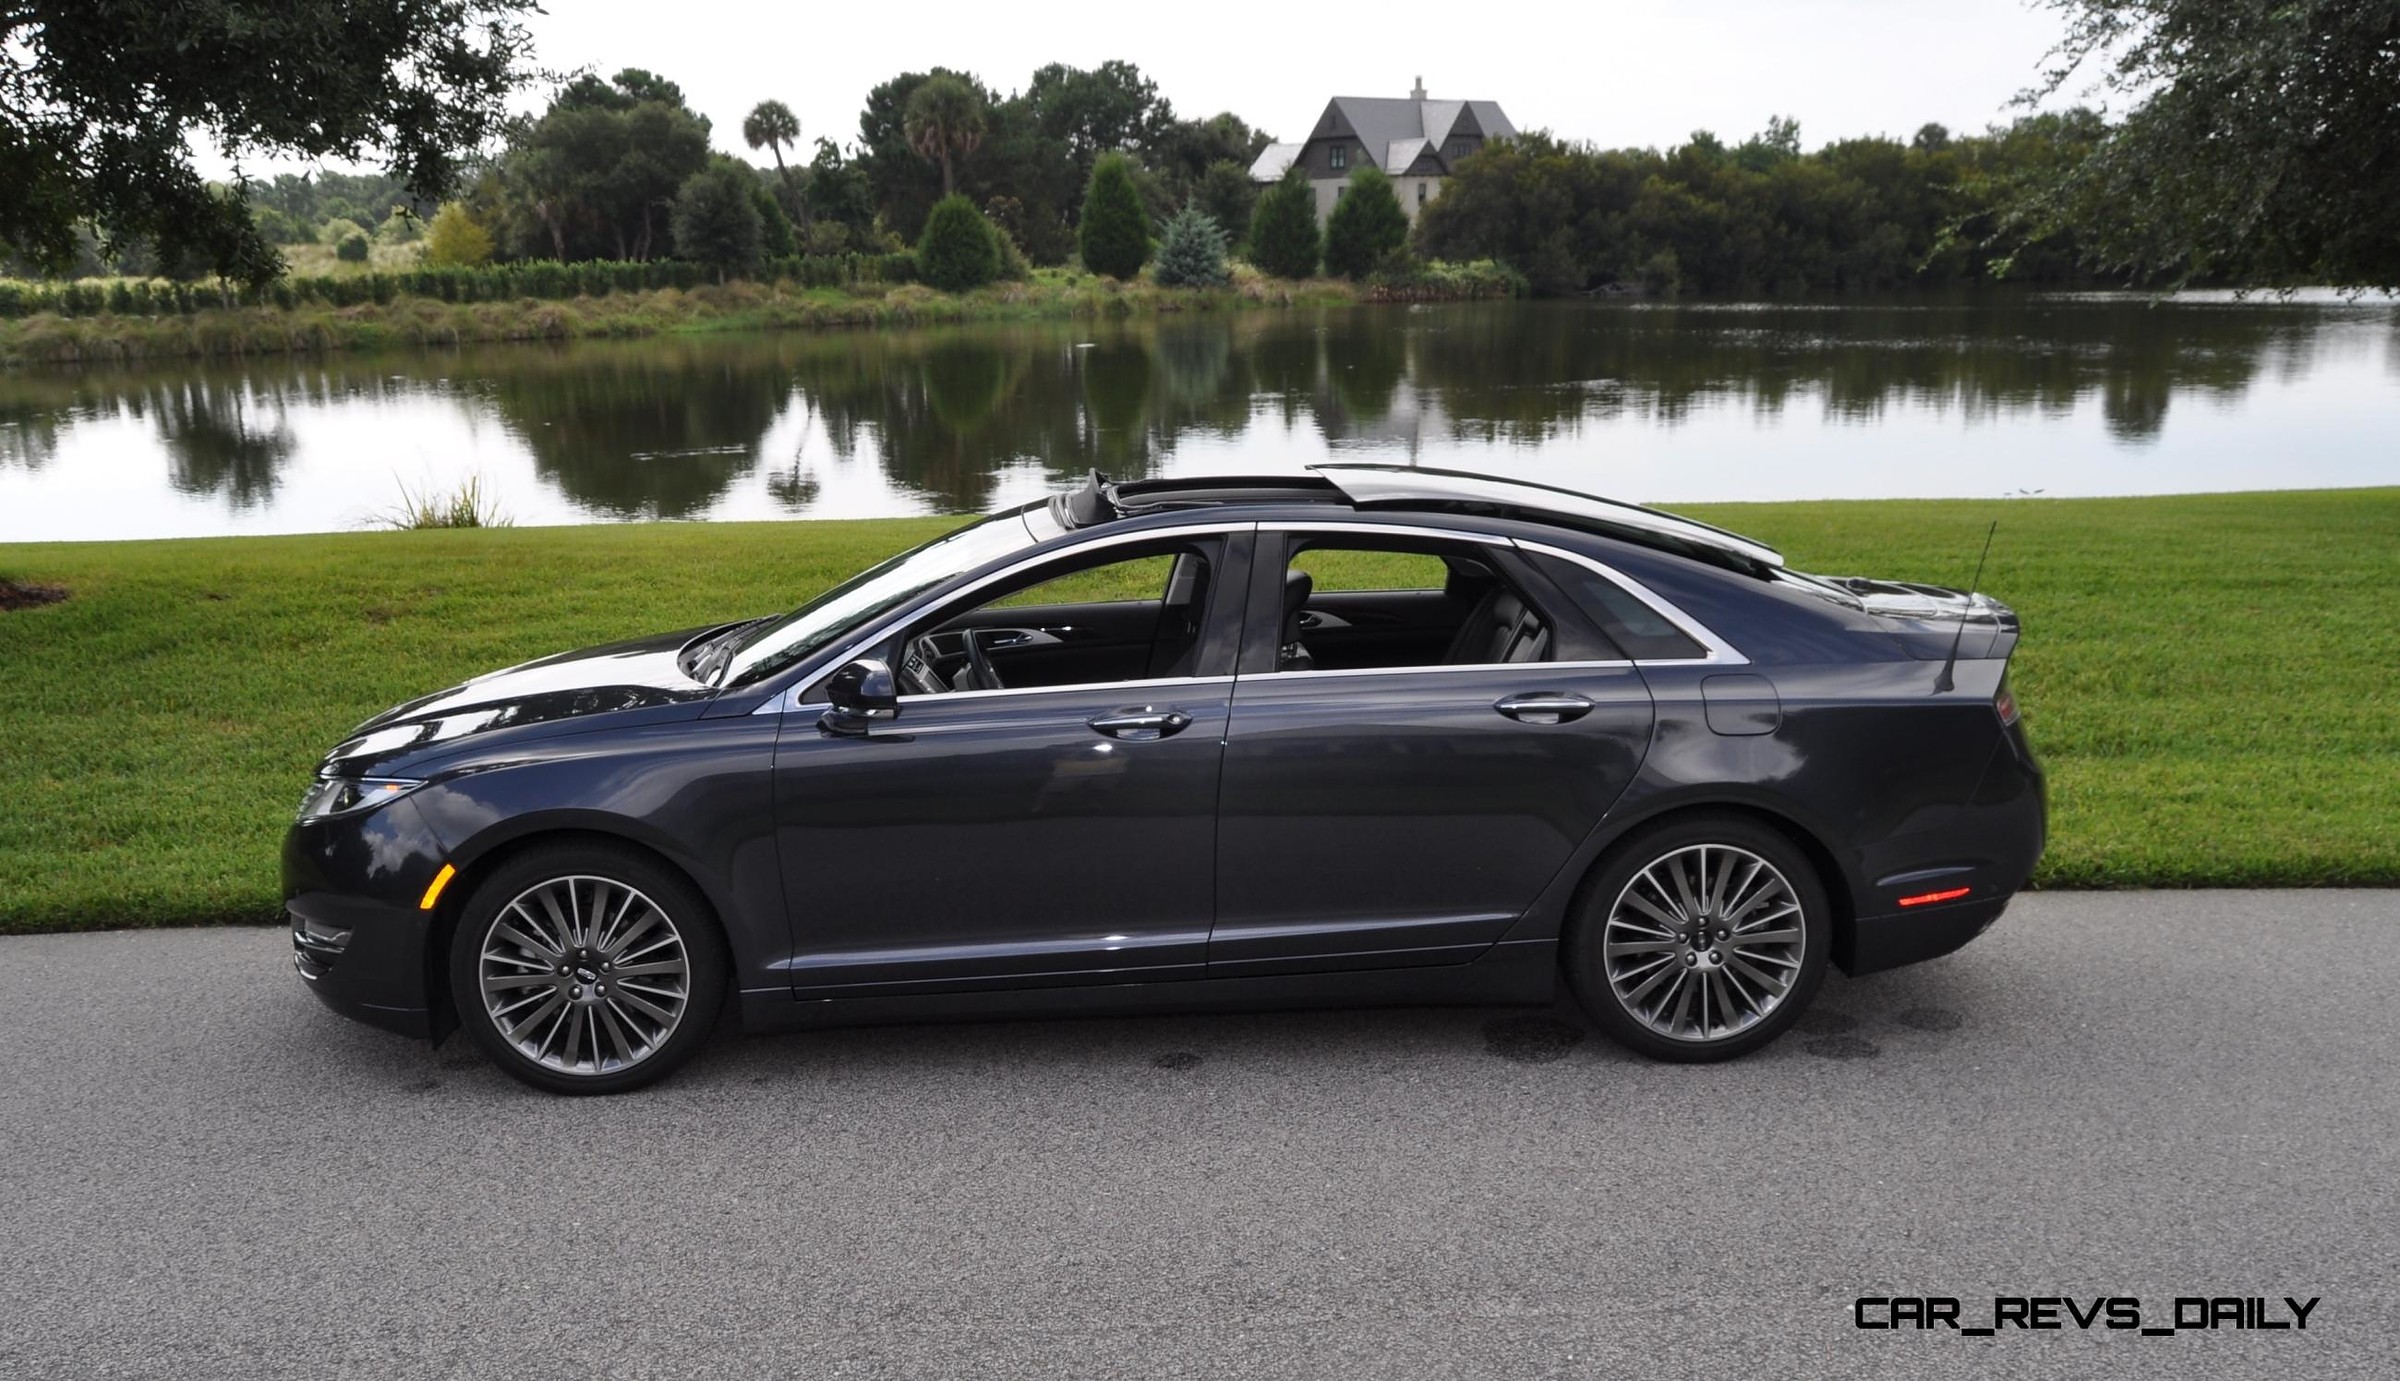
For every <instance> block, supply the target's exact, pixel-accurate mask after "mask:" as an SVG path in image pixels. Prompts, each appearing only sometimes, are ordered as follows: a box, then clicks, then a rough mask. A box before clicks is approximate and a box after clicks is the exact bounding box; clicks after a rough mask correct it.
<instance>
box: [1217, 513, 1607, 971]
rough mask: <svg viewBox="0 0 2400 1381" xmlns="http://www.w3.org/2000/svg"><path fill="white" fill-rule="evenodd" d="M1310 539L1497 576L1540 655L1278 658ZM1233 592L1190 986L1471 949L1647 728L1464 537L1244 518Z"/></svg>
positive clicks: (1561, 845)
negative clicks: (1233, 650)
mask: <svg viewBox="0 0 2400 1381" xmlns="http://www.w3.org/2000/svg"><path fill="white" fill-rule="evenodd" d="M1379 534H1380V536H1379ZM1326 540H1334V541H1342V542H1352V543H1356V542H1362V541H1366V542H1372V541H1376V540H1390V541H1392V542H1394V543H1401V544H1406V545H1405V546H1403V547H1401V548H1400V549H1403V550H1410V551H1415V552H1432V553H1434V554H1444V553H1446V552H1454V553H1455V554H1456V555H1457V556H1459V557H1460V559H1462V560H1465V561H1467V562H1468V563H1470V564H1481V565H1483V566H1484V567H1485V568H1486V569H1487V570H1490V571H1492V572H1496V573H1498V574H1499V575H1500V576H1501V577H1502V578H1503V580H1504V582H1505V583H1506V585H1507V587H1508V588H1509V589H1510V590H1512V591H1514V592H1515V593H1516V594H1517V595H1518V596H1519V597H1521V598H1522V599H1523V600H1524V601H1526V602H1527V603H1529V604H1531V605H1532V606H1533V607H1534V608H1535V609H1536V610H1537V611H1538V612H1539V613H1540V615H1541V617H1542V618H1543V619H1545V620H1547V621H1548V623H1549V624H1550V632H1551V638H1550V642H1549V645H1548V647H1547V649H1546V650H1545V652H1544V654H1543V656H1544V660H1519V661H1503V662H1498V663H1486V662H1480V661H1472V660H1469V661H1457V660H1451V659H1450V657H1451V656H1454V655H1456V654H1455V650H1454V649H1451V648H1450V647H1449V646H1448V643H1449V640H1444V644H1445V654H1446V655H1445V659H1444V660H1442V661H1438V662H1431V663H1429V664H1409V665H1385V666H1379V667H1347V668H1332V669H1320V668H1311V669H1306V670H1285V669H1279V661H1281V660H1289V653H1288V650H1286V651H1285V652H1284V653H1283V654H1282V656H1281V657H1280V658H1279V650H1278V646H1277V644H1278V643H1279V641H1280V640H1281V639H1282V638H1283V636H1284V633H1285V632H1286V627H1285V620H1284V618H1283V610H1282V608H1281V606H1280V602H1279V592H1280V591H1282V590H1283V589H1284V588H1285V573H1286V570H1287V564H1288V561H1289V558H1290V556H1291V555H1292V554H1293V553H1296V552H1297V551H1299V550H1301V549H1304V548H1306V547H1308V546H1310V545H1311V544H1315V543H1321V542H1323V541H1326ZM1445 544H1450V545H1445ZM1251 591H1252V596H1251V608H1250V613H1249V617H1248V621H1247V625H1246V627H1245V631H1244V638H1243V654H1242V661H1241V670H1240V674H1239V676H1238V678H1237V680H1236V681H1235V684H1234V687H1233V696H1232V707H1231V714H1230V722H1229V724H1228V727H1227V737H1226V750H1225V759H1224V767H1223V773H1222V786H1221V788H1220V793H1219V801H1220V804H1219V821H1218V830H1217V862H1216V876H1217V889H1216V890H1217V919H1216V924H1215V927H1214V929H1213V931H1212V933H1211V936H1210V941H1209V949H1208V971H1209V974H1210V976H1211V977H1218V976H1233V975H1241V974H1261V973H1277V972H1305V971H1315V970H1328V969H1342V968H1366V967H1386V966H1395V965H1411V964H1444V963H1459V962H1464V961H1467V960H1470V959H1472V958H1474V957H1475V956H1476V955H1478V954H1479V953H1481V952H1482V951H1483V950H1484V949H1485V948H1486V947H1488V946H1489V945H1490V944H1491V943H1492V942H1493V941H1494V940H1496V939H1498V938H1499V936H1500V934H1501V933H1502V932H1503V931H1505V930H1506V929H1507V928H1508V926H1509V925H1510V924H1511V923H1512V922H1513V921H1515V920H1516V919H1517V918H1518V917H1519V916H1521V915H1522V914H1523V913H1524V912H1525V911H1526V909H1527V908H1528V907H1530V906H1531V905H1532V903H1533V901H1534V899H1535V898H1536V897H1537V896H1538V895H1540V893H1541V892H1542V890H1543V888H1544V887H1545V886H1546V885H1547V884H1548V883H1549V882H1550V881H1551V880H1552V878H1554V877H1555V876H1556V875H1557V873H1558V871H1559V870H1560V868H1561V867H1562V866H1563V865H1564V864H1565V863H1566V861H1567V859H1568V857H1569V856H1570V855H1571V854H1572V853H1573V852H1574V850H1575V849H1576V847H1577V846H1578V845H1579V844H1581V843H1582V842H1583V841H1584V840H1585V839H1586V838H1587V837H1588V836H1589V835H1590V833H1591V831H1592V829H1593V828H1594V827H1595V826H1596V825H1597V824H1598V823H1599V821H1600V818H1601V816H1602V815H1603V814H1605V813H1606V812H1607V810H1608V809H1609V807H1610V806H1611V805H1612V804H1613V803H1614V802H1615V801H1616V799H1617V797H1618V796H1620V795H1621V794H1623V792H1624V790H1625V788H1626V787H1627V786H1628V785H1629V784H1630V783H1631V782H1632V780H1633V776H1634V773H1635V772H1636V771H1637V770H1638V769H1639V767H1640V765H1641V762H1642V758H1643V756H1644V754H1645V753H1646V752H1647V751H1648V746H1649V740H1650V731H1651V723H1652V716H1651V703H1650V694H1649V691H1648V689H1647V688H1646V687H1645V686H1644V684H1643V681H1642V678H1641V675H1640V673H1639V672H1638V671H1636V670H1635V668H1634V667H1633V665H1632V663H1631V662H1629V661H1626V660H1624V659H1622V658H1621V657H1618V656H1617V655H1615V649H1614V648H1613V647H1612V646H1610V645H1608V644H1607V642H1606V639H1605V636H1604V635H1602V634H1601V633H1600V632H1599V631H1598V630H1597V629H1596V628H1594V627H1592V626H1591V625H1590V623H1589V622H1588V620H1585V619H1584V618H1583V616H1582V615H1581V614H1580V613H1578V612H1577V611H1575V610H1574V609H1573V608H1572V607H1571V606H1568V605H1567V602H1566V601H1565V600H1564V599H1563V598H1562V597H1561V596H1560V595H1559V594H1558V592H1557V591H1556V589H1555V587H1552V586H1550V585H1549V584H1548V583H1547V581H1546V580H1544V579H1543V577H1541V576H1540V575H1539V574H1538V573H1537V572H1534V571H1532V569H1531V568H1530V567H1529V566H1527V565H1526V564H1525V563H1524V561H1523V559H1522V557H1521V556H1519V555H1518V554H1517V553H1516V552H1515V551H1514V549H1513V548H1512V547H1511V546H1510V545H1509V544H1508V543H1506V542H1505V541H1503V540H1500V539H1496V538H1490V537H1486V536H1482V535H1478V534H1473V533H1432V534H1430V535H1429V534H1428V533H1427V531H1426V530H1424V529H1418V528H1412V529H1399V528H1375V527H1365V526H1360V525H1342V526H1341V527H1339V528H1323V529H1311V528H1308V527H1302V526H1295V527H1292V528H1288V529H1279V530H1269V529H1263V528H1262V530H1261V531H1260V533H1259V538H1258V552H1257V555H1256V556H1255V558H1254V564H1253V574H1252V577H1251ZM1401 598H1403V599H1406V598H1408V596H1406V595H1403V596H1401ZM1334 600H1335V601H1337V602H1335V603H1333V605H1332V607H1336V608H1340V607H1344V606H1362V605H1363V606H1372V605H1373V603H1374V601H1373V600H1372V599H1370V598H1365V597H1360V598H1349V599H1344V598H1342V594H1341V592H1338V591H1337V592H1335V595H1334ZM1420 602H1421V601H1420ZM1310 607H1312V608H1313V607H1314V601H1313V600H1312V603H1311V606H1310ZM1305 613H1306V610H1305V609H1304V610H1303V614H1305ZM1300 635H1301V638H1302V640H1303V641H1305V639H1306V637H1307V636H1308V634H1307V623H1306V620H1305V618H1303V619H1302V620H1301V622H1300ZM1467 655H1468V656H1470V657H1471V656H1473V655H1475V654H1473V653H1472V652H1470V653H1468V654H1467ZM1519 655H1523V654H1522V653H1520V654H1519Z"/></svg>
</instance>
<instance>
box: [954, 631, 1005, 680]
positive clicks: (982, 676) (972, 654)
mask: <svg viewBox="0 0 2400 1381" xmlns="http://www.w3.org/2000/svg"><path fill="white" fill-rule="evenodd" d="M983 632H984V630H982V629H980V628H970V629H968V630H966V633H967V673H966V676H965V677H964V678H963V679H964V680H965V681H966V683H967V684H966V685H964V686H962V687H960V689H961V690H1006V689H1008V687H1006V686H1004V685H1002V684H1000V673H999V672H997V671H994V670H993V669H992V659H991V657H990V656H989V655H987V654H986V653H985V652H984V650H983Z"/></svg>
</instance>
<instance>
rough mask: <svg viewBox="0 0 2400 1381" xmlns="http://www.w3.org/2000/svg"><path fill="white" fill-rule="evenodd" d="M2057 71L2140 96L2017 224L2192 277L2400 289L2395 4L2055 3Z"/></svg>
mask: <svg viewBox="0 0 2400 1381" xmlns="http://www.w3.org/2000/svg"><path fill="white" fill-rule="evenodd" d="M2051 5H2052V7H2053V8H2055V9H2057V10H2059V11H2061V12H2062V13H2064V14H2065V16H2066V18H2067V36H2066V38H2065V39H2063V40H2062V41H2061V42H2060V43H2059V45H2058V47H2057V48H2056V49H2054V50H2053V52H2052V58H2053V60H2054V61H2053V65H2052V67H2051V69H2050V71H2049V73H2048V74H2047V77H2046V79H2045V80H2044V81H2043V82H2042V83H2041V84H2040V86H2038V87H2037V88H2036V89H2035V90H2033V91H2030V92H2027V93H2026V99H2027V100H2029V101H2030V100H2035V99H2039V98H2041V97H2045V96H2048V95H2051V94H2054V93H2055V92H2057V91H2058V90H2059V89H2060V88H2061V87H2063V86H2064V85H2065V84H2066V83H2067V82H2068V81H2070V80H2072V79H2073V77H2074V74H2075V73H2076V72H2077V71H2079V70H2081V69H2083V68H2085V67H2086V66H2090V65H2097V66H2099V67H2100V68H2101V71H2102V78H2101V79H2102V81H2103V82H2104V83H2105V84H2106V85H2107V86H2108V87H2110V88H2111V89H2113V90H2115V91H2117V92H2120V93H2122V94H2124V95H2127V96H2129V97H2134V98H2136V99H2138V100H2139V104H2138V105H2136V106H2135V107H2134V109H2133V111H2132V113H2131V114H2129V115H2128V116H2127V117H2126V118H2125V119H2124V121H2123V122H2122V123H2120V124H2118V125H2117V126H2116V127H2115V128H2113V129H2111V130H2110V131H2109V132H2108V134H2107V137H2105V138H2104V139H2102V140H2101V141H2100V144H2099V146H2098V147H2097V148H2095V149H2094V150H2093V152H2092V155H2091V157H2089V158H2088V159H2085V160H2084V161H2082V162H2081V163H2079V164H2077V165H2075V166H2074V167H2073V168H2072V169H2070V170H2068V171H2066V172H2065V173H2064V174H2063V175H2062V176H2060V177H2059V178H2057V179H2056V180H2054V181H2053V182H2051V183H2050V184H2049V185H2048V186H2047V187H2045V188H2044V189H2043V190H2042V192H2041V194H2040V195H2039V196H2038V197H2036V198H2035V199H2034V200H2033V201H2032V202H2031V203H2030V204H2029V205H2028V207H2027V208H2026V210H2025V212H2024V214H2023V217H2022V219H2024V220H2026V221H2030V222H2031V223H2032V224H2034V225H2035V226H2037V227H2040V228H2058V227H2062V226H2063V227H2069V228H2072V229H2074V230H2075V231H2076V232H2078V234H2079V235H2080V236H2082V238H2083V244H2084V250H2085V253H2086V255H2087V256H2088V258H2089V259H2090V260H2091V261H2092V262H2093V263H2095V264H2097V265H2099V266H2101V267H2103V268H2107V269H2113V270H2119V271H2125V272H2130V273H2132V274H2134V275H2136V276H2139V277H2155V278H2163V279H2167V280H2170V281H2173V282H2178V283H2180V282H2185V281H2188V280H2190V279H2192V278H2195V277H2202V276H2211V275H2214V276H2226V275H2241V276H2244V277H2249V278H2253V279H2265V280H2268V281H2278V282H2317V283H2332V284H2339V285H2344V286H2365V287H2400V157H2396V156H2395V155H2394V153H2393V150H2395V149H2400V100H2396V99H2394V96H2393V92H2394V90H2395V89H2400V0H2051Z"/></svg>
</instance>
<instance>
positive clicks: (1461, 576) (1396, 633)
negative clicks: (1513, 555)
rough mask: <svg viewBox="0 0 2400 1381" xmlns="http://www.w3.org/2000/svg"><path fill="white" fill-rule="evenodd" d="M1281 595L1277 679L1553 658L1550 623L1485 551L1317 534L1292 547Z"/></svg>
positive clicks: (1477, 546)
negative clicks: (1298, 674)
mask: <svg viewBox="0 0 2400 1381" xmlns="http://www.w3.org/2000/svg"><path fill="white" fill-rule="evenodd" d="M1282 586H1283V623H1282V626H1281V633H1280V638H1279V640H1278V644H1277V647H1276V653H1275V670H1277V671H1374V670H1391V669H1399V668H1409V667H1443V666H1490V665H1498V664H1505V663H1516V662H1546V661H1549V660H1551V659H1552V657H1553V651H1552V643H1553V638H1552V630H1551V627H1550V623H1549V621H1548V619H1546V618H1545V617H1544V616H1543V614H1542V612H1541V610H1540V609H1539V608H1537V607H1536V606H1535V605H1534V604H1533V602H1532V601H1531V600H1529V599H1527V598H1526V597H1525V596H1524V594H1523V593H1522V592H1521V591H1519V590H1518V589H1517V588H1516V586H1515V584H1514V583H1513V582H1511V581H1510V580H1509V578H1508V576H1507V575H1506V574H1505V573H1504V572H1503V571H1502V570H1501V569H1500V567H1499V565H1498V564H1497V562H1496V561H1494V559H1493V556H1492V553H1491V551H1490V550H1489V549H1488V548H1486V547H1485V546H1484V545H1483V544H1481V543H1475V542H1447V541H1443V540H1440V539H1438V538H1436V539H1418V538H1407V537H1394V538H1389V539H1384V538H1377V537H1373V536H1367V535H1353V534H1348V533H1343V534H1331V533H1327V534H1321V535H1319V534H1311V535H1308V536H1306V537H1301V538H1297V539H1296V540H1295V542H1294V543H1293V548H1292V550H1291V551H1290V554H1289V555H1288V557H1287V558H1286V561H1285V565H1284V571H1283V576H1282Z"/></svg>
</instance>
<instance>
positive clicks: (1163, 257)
mask: <svg viewBox="0 0 2400 1381" xmlns="http://www.w3.org/2000/svg"><path fill="white" fill-rule="evenodd" d="M1230 278H1231V275H1229V274H1228V273H1226V271H1225V231H1224V230H1223V228H1221V227H1220V226H1218V224H1217V223H1216V221H1215V219H1214V218H1212V217H1211V216H1210V215H1209V214H1208V213H1207V212H1205V211H1202V210H1201V209H1200V208H1199V207H1197V206H1187V207H1185V208H1183V209H1182V210H1181V211H1178V212H1176V213H1175V218H1174V219H1173V220H1171V221H1168V222H1167V228H1166V233H1165V234H1163V235H1161V236H1160V237H1159V244H1158V281H1159V282H1161V283H1164V284H1166V285H1167V286H1168V287H1171V288H1221V287H1224V286H1225V284H1226V283H1227V282H1228V281H1229V280H1230Z"/></svg>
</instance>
